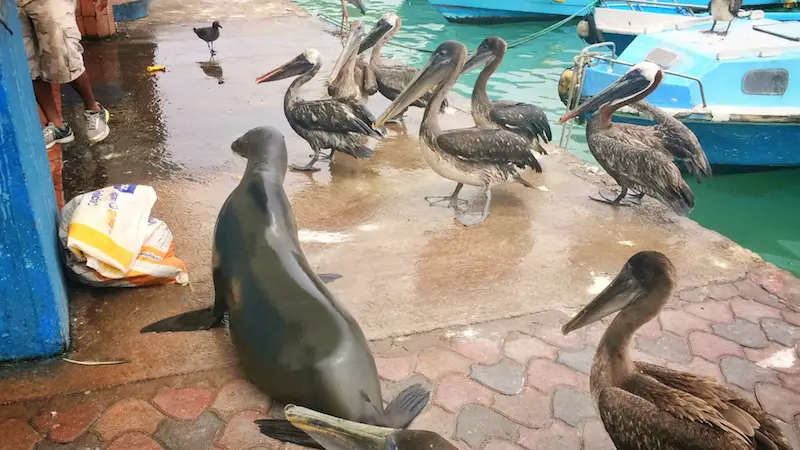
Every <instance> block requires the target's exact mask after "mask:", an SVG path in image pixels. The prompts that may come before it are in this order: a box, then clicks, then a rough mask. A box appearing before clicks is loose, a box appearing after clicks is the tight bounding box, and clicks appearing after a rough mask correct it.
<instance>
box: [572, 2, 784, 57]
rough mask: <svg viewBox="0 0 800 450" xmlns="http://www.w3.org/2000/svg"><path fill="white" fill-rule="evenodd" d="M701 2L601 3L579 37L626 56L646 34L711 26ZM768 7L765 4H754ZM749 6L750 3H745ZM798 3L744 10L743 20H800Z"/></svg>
mask: <svg viewBox="0 0 800 450" xmlns="http://www.w3.org/2000/svg"><path fill="white" fill-rule="evenodd" d="M696 1H697V0H688V1H686V2H685V3H683V2H682V3H678V2H674V1H669V0H609V1H605V0H604V1H601V2H600V3H598V4H597V6H595V7H594V9H593V11H592V12H590V13H589V14H587V15H586V16H584V18H583V20H581V22H580V23H578V36H579V37H580V38H581V39H583V40H584V41H586V43H588V44H595V43H598V42H613V43H614V44H615V45H616V47H617V52H622V51H623V50H625V48H626V47H627V46H628V45H629V44H630V43H631V42H632V41H633V38H635V37H636V36H638V35H639V34H642V33H657V32H661V31H664V30H668V29H672V28H675V27H676V26H683V27H686V26H687V25H689V24H696V23H704V22H709V23H710V22H711V21H712V20H713V19H712V18H711V16H710V15H709V13H708V5H707V4H706V5H696V4H695V2H696ZM750 1H751V2H757V3H762V4H763V3H765V0H750ZM745 3H747V2H746V1H745ZM792 5H796V3H794V2H790V3H784V2H783V1H780V3H779V4H773V5H762V7H763V8H764V9H751V10H747V11H745V10H742V11H740V12H739V18H740V19H745V20H748V19H761V18H765V17H766V18H768V19H772V20H778V21H795V20H800V8H792V7H790V6H792Z"/></svg>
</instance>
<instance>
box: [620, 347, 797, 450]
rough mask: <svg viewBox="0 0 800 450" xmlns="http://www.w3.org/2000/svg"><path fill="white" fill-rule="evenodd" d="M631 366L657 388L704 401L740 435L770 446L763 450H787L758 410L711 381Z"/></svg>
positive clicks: (644, 365)
mask: <svg viewBox="0 0 800 450" xmlns="http://www.w3.org/2000/svg"><path fill="white" fill-rule="evenodd" d="M634 365H636V368H637V369H639V370H640V371H641V372H642V373H644V374H645V375H648V376H650V377H652V378H654V379H656V380H657V381H658V382H660V383H661V384H663V385H665V386H668V387H670V388H673V389H677V390H680V391H682V392H686V393H688V394H691V395H693V396H695V397H697V398H700V399H702V400H704V401H705V402H706V403H708V404H709V405H711V406H712V407H713V408H714V409H716V410H717V411H719V412H720V413H721V414H722V415H723V417H725V418H726V419H727V420H728V421H729V422H730V423H732V424H733V425H735V426H736V428H737V429H739V430H742V431H743V432H744V434H746V435H749V436H756V439H757V440H759V441H761V442H764V441H768V442H770V443H771V445H768V446H767V447H766V448H775V449H777V450H791V447H790V445H789V441H788V439H787V437H786V436H785V435H784V434H783V431H781V429H780V428H779V427H778V425H777V424H776V423H775V421H773V420H772V419H771V418H770V417H769V416H768V415H767V414H766V413H765V412H764V411H763V410H762V409H761V408H759V407H758V406H756V405H754V404H752V403H751V402H750V401H749V400H747V399H746V398H744V397H743V396H741V395H740V394H739V393H738V392H736V391H734V390H732V389H730V388H728V387H726V386H724V385H721V384H719V383H717V381H716V380H714V379H713V378H710V377H705V376H702V375H695V374H692V373H687V372H678V371H676V370H672V369H669V368H667V367H662V366H657V365H655V364H649V363H645V362H640V361H636V362H634Z"/></svg>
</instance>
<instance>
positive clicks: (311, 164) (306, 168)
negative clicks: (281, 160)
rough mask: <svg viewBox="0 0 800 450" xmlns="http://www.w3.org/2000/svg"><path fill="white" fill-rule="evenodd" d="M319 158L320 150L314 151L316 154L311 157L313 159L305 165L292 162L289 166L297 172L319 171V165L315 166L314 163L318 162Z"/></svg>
mask: <svg viewBox="0 0 800 450" xmlns="http://www.w3.org/2000/svg"><path fill="white" fill-rule="evenodd" d="M317 160H319V152H317V153H314V155H312V157H311V161H309V162H308V164H306V165H305V166H298V165H297V164H290V165H289V168H290V169H292V170H294V171H297V172H318V171H319V170H320V169H319V168H318V167H314V164H316V163H317Z"/></svg>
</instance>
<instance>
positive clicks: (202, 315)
mask: <svg viewBox="0 0 800 450" xmlns="http://www.w3.org/2000/svg"><path fill="white" fill-rule="evenodd" d="M224 314H225V311H224V310H223V311H221V314H220V311H219V308H218V307H217V306H216V305H215V306H212V307H210V308H204V309H198V310H195V311H189V312H185V313H183V314H178V315H177V316H172V317H168V318H166V319H163V320H159V321H158V322H156V323H151V324H150V325H148V326H146V327H144V328H142V329H141V330H140V333H163V332H166V331H197V330H209V329H211V328H214V327H218V326H220V325H221V324H222V318H223V316H224Z"/></svg>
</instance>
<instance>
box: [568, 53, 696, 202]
mask: <svg viewBox="0 0 800 450" xmlns="http://www.w3.org/2000/svg"><path fill="white" fill-rule="evenodd" d="M663 78H664V71H663V70H662V69H661V67H659V66H658V65H656V64H653V63H651V62H647V61H645V62H641V63H639V64H636V65H635V66H633V67H632V68H631V69H630V70H629V71H628V72H627V73H626V74H625V75H623V76H622V77H620V78H619V79H618V80H617V81H615V82H614V83H612V84H610V85H609V86H608V87H607V88H605V89H604V90H602V91H601V92H599V93H597V94H595V95H594V96H592V97H591V98H590V99H589V100H588V101H586V102H585V103H583V104H581V105H580V106H578V107H577V108H575V109H574V110H572V111H570V112H568V113H567V114H565V115H564V116H563V117H562V118H561V119H559V122H565V121H567V120H569V119H571V118H573V117H576V116H578V115H581V114H583V113H594V114H593V115H592V118H591V119H589V122H588V123H587V125H586V140H587V142H588V144H589V151H591V153H592V155H593V156H594V158H595V159H596V160H597V162H598V163H599V164H600V165H601V166H602V167H603V169H605V171H606V172H608V174H609V175H611V177H612V178H614V180H615V181H616V182H617V183H618V184H619V185H620V187H621V190H620V193H619V195H618V196H617V197H616V198H614V199H610V198H608V197H606V196H605V195H603V194H602V192H601V193H600V197H599V198H598V197H590V198H591V199H592V200H595V201H599V202H604V203H609V204H611V205H615V206H618V205H620V206H630V204H629V203H627V202H624V201H623V200H624V199H625V196H626V195H628V189H636V190H637V191H639V192H640V194H638V195H636V196H635V198H637V199H641V198H642V197H643V196H644V195H649V196H651V197H654V198H656V199H657V200H659V201H660V202H661V203H663V204H665V205H667V206H668V207H670V208H671V209H672V210H673V211H675V212H676V213H678V214H681V215H685V214H687V213H688V212H689V211H690V210H691V209H692V208H693V207H694V193H693V192H692V190H691V188H689V186H688V185H687V184H686V182H685V181H684V180H683V177H681V173H680V169H679V168H678V166H677V165H676V164H675V163H674V159H675V158H678V159H680V160H681V161H683V162H684V164H685V165H686V167H687V169H688V170H689V171H690V172H691V173H694V175H695V176H696V177H698V179H699V177H700V176H711V168H710V166H709V164H708V159H707V158H706V155H705V153H704V152H703V149H702V147H701V146H700V142H699V141H698V140H697V137H696V136H695V135H694V133H692V131H691V130H689V128H687V127H686V125H684V124H683V123H681V122H680V121H679V120H677V119H675V118H673V117H670V116H668V115H667V114H666V113H664V112H663V111H661V110H660V109H658V108H656V107H655V106H653V105H650V104H649V103H643V102H642V103H640V104H637V102H639V101H640V100H643V99H644V98H645V97H647V96H648V95H650V93H652V92H653V91H654V90H655V89H656V88H657V87H658V85H659V84H660V83H661V81H662V80H663ZM626 105H631V106H632V107H634V108H636V109H639V110H642V111H645V113H646V114H648V115H650V116H651V117H652V118H653V119H654V120H656V121H657V125H656V126H641V125H631V124H623V123H614V122H612V121H611V116H612V115H613V114H614V112H615V111H616V110H617V109H619V108H621V107H623V106H626Z"/></svg>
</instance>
